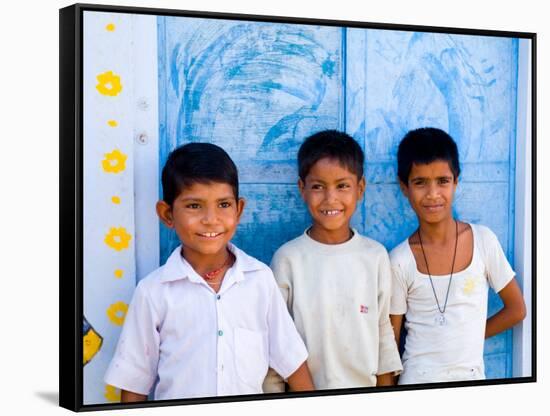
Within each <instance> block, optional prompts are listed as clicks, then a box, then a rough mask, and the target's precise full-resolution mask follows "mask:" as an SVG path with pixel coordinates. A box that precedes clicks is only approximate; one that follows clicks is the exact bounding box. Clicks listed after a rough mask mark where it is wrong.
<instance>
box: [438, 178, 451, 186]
mask: <svg viewBox="0 0 550 416" xmlns="http://www.w3.org/2000/svg"><path fill="white" fill-rule="evenodd" d="M450 182H451V179H450V178H440V179H439V183H440V184H441V185H446V184H448V183H450Z"/></svg>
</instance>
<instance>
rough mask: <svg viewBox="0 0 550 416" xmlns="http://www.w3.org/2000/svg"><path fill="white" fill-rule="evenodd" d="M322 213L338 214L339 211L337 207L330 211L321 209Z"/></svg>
mask: <svg viewBox="0 0 550 416" xmlns="http://www.w3.org/2000/svg"><path fill="white" fill-rule="evenodd" d="M321 212H322V213H323V214H324V215H336V214H339V213H340V211H339V210H337V209H333V210H330V211H321Z"/></svg>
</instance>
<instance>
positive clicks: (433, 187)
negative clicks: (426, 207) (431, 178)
mask: <svg viewBox="0 0 550 416" xmlns="http://www.w3.org/2000/svg"><path fill="white" fill-rule="evenodd" d="M438 196H439V188H438V187H437V183H435V182H430V183H429V188H428V197H429V198H433V199H435V198H437V197H438Z"/></svg>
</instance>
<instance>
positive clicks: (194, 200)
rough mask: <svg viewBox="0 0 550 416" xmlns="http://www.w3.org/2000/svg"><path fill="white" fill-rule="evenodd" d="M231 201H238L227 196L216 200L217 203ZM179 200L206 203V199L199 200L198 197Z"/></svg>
mask: <svg viewBox="0 0 550 416" xmlns="http://www.w3.org/2000/svg"><path fill="white" fill-rule="evenodd" d="M229 199H236V198H235V197H234V196H232V195H231V196H225V197H222V198H218V199H216V202H223V201H227V200H229ZM179 200H180V201H182V202H204V201H206V200H205V199H201V198H197V197H194V196H189V197H182V198H179Z"/></svg>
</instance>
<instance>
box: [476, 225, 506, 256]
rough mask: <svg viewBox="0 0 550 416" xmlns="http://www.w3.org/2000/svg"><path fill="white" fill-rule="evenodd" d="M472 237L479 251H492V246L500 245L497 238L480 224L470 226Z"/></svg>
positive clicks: (491, 231)
mask: <svg viewBox="0 0 550 416" xmlns="http://www.w3.org/2000/svg"><path fill="white" fill-rule="evenodd" d="M470 227H472V233H473V236H474V244H477V245H478V247H480V248H481V249H483V250H485V249H492V248H493V247H494V246H497V245H500V242H499V240H498V237H497V236H496V234H495V233H494V231H493V230H491V229H490V228H489V227H487V226H485V225H481V224H470Z"/></svg>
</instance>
